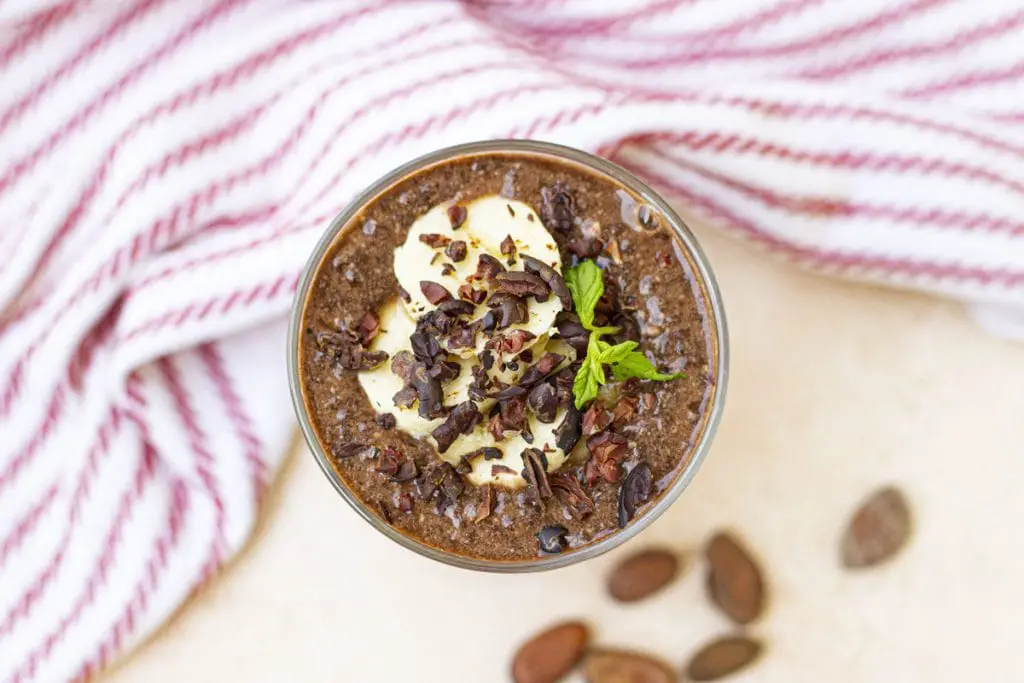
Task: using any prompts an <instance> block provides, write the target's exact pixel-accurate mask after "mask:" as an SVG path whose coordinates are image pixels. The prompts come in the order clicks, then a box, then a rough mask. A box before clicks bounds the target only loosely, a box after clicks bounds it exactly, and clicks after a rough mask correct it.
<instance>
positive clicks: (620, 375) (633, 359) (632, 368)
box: [611, 342, 686, 382]
mask: <svg viewBox="0 0 1024 683" xmlns="http://www.w3.org/2000/svg"><path fill="white" fill-rule="evenodd" d="M627 343H628V342H627ZM620 346H624V344H620ZM612 348H615V347H612ZM611 366H612V373H613V374H614V375H615V379H617V380H620V381H621V380H624V379H629V378H631V377H639V378H640V379H653V380H657V381H658V382H668V381H669V380H673V379H676V378H677V377H685V376H686V375H684V374H683V373H681V372H676V373H673V374H671V375H666V374H664V373H661V372H658V368H656V367H654V363H652V362H651V361H649V360H647V356H645V355H644V354H642V353H640V352H639V351H633V350H630V352H629V353H627V354H625V355H624V356H623V357H622V359H621V360H618V361H616V362H614V363H612V364H611Z"/></svg>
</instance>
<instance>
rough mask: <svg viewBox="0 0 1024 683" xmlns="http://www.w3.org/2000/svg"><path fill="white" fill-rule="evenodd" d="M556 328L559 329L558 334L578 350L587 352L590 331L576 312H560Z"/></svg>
mask: <svg viewBox="0 0 1024 683" xmlns="http://www.w3.org/2000/svg"><path fill="white" fill-rule="evenodd" d="M555 329H557V330H558V336H559V337H560V338H561V339H563V340H564V341H565V343H566V344H568V345H569V346H571V347H572V348H574V349H575V350H576V351H577V352H579V353H584V354H585V353H586V352H587V345H588V344H589V343H590V331H589V330H587V328H585V327H583V325H582V324H581V323H580V319H579V318H578V317H577V316H576V314H575V313H566V312H564V311H563V312H562V313H559V314H558V316H557V317H556V318H555Z"/></svg>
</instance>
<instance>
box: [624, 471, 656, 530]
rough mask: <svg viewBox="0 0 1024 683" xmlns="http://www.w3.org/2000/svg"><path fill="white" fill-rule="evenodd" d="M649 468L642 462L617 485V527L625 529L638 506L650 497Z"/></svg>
mask: <svg viewBox="0 0 1024 683" xmlns="http://www.w3.org/2000/svg"><path fill="white" fill-rule="evenodd" d="M651 486H652V485H651V468H650V466H649V465H648V464H647V463H645V462H642V463H640V464H639V465H637V466H636V467H634V468H633V469H632V470H630V472H629V474H627V475H626V478H625V479H623V480H622V485H621V486H620V487H619V499H618V504H619V528H621V529H625V528H626V525H627V524H629V521H630V520H631V519H633V516H634V515H636V510H637V508H638V507H640V506H641V505H643V504H644V503H646V502H647V501H648V500H649V499H650V497H651Z"/></svg>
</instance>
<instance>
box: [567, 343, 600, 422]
mask: <svg viewBox="0 0 1024 683" xmlns="http://www.w3.org/2000/svg"><path fill="white" fill-rule="evenodd" d="M597 337H598V335H596V334H591V335H590V341H589V342H588V343H587V355H586V357H585V358H584V359H583V365H581V366H580V369H579V370H578V371H577V372H576V378H575V379H573V382H572V393H573V396H574V400H575V403H576V410H582V408H583V406H585V405H586V404H588V403H590V402H591V401H593V400H594V399H595V398H597V391H598V388H599V387H600V386H601V385H602V384H604V383H605V381H606V378H605V376H604V366H603V365H602V364H601V351H600V350H599V349H598V344H600V343H602V342H600V340H598V338H597Z"/></svg>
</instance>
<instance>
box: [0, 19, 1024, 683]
mask: <svg viewBox="0 0 1024 683" xmlns="http://www.w3.org/2000/svg"><path fill="white" fill-rule="evenodd" d="M1022 30H1024V10H1022V9H1021V7H1020V4H1019V3H1016V2H1001V1H999V0H959V1H958V0H862V1H861V2H856V3H854V2H847V1H845V0H735V1H731V2H729V3H718V2H716V3H712V2H710V0H619V1H617V2H608V3H599V2H593V1H592V0H519V1H517V2H513V1H511V0H504V1H493V2H485V1H483V0H478V1H476V2H468V1H467V2H457V1H455V0H450V1H445V0H435V1H433V2H425V1H421V2H415V1H411V0H404V1H403V0H346V1H341V0H315V1H314V0H308V1H305V2H301V1H292V2H288V1H285V0H205V1H202V0H174V1H173V2H171V1H170V0H126V1H125V2H113V1H104V0H59V1H52V0H51V1H50V2H46V3H40V2H35V1H31V2H30V1H28V0H22V1H21V2H10V3H7V4H5V5H2V6H0V83H2V87H0V91H2V95H0V253H2V254H3V258H2V259H0V680H2V681H5V682H10V683H26V682H28V681H65V680H82V679H86V678H89V677H90V676H92V675H93V674H95V673H96V672H97V671H99V670H101V669H102V668H103V667H104V666H105V665H107V664H108V663H109V662H110V661H111V660H112V659H113V658H114V657H115V656H117V655H118V654H119V653H121V652H123V651H124V650H126V649H127V648H129V647H131V646H132V645H133V644H134V643H137V642H138V641H139V640H140V639H141V638H143V637H144V636H145V635H146V634H147V633H149V632H151V631H152V630H153V629H154V628H155V627H156V626H157V625H158V624H160V622H161V621H162V620H163V619H164V618H166V617H167V615H168V614H170V613H171V611H173V609H174V608H175V607H176V606H177V605H178V604H179V603H180V602H181V601H182V599H184V598H185V596H187V595H188V593H189V592H190V591H192V590H194V589H195V588H196V587H197V586H200V585H201V584H202V583H203V582H204V581H205V580H206V579H208V578H209V577H210V576H212V575H213V574H214V573H215V572H216V571H217V570H218V568H219V567H220V566H221V565H222V563H223V562H224V561H226V560H227V559H228V558H230V557H231V555H232V554H233V553H234V552H236V551H237V549H238V548H239V547H240V545H241V544H242V542H243V541H244V539H245V538H246V536H247V535H248V534H249V532H250V531H251V529H252V525H253V520H254V516H255V514H256V511H257V507H258V505H259V501H260V500H261V495H262V492H263V490H264V487H265V486H266V484H267V482H268V480H269V478H270V477H271V476H272V475H273V472H274V470H275V468H276V466H277V464H278V463H279V462H280V459H281V457H282V454H283V452H284V449H285V448H286V443H287V440H288V438H289V434H290V425H291V424H292V419H291V417H290V408H289V406H288V399H287V387H286V386H285V384H286V382H285V377H284V360H283V344H284V337H283V332H284V324H283V319H284V316H285V313H286V311H287V310H288V308H289V304H290V301H291V298H292V295H293V293H294V290H295V287H296V282H297V280H298V274H299V270H300V268H301V266H302V265H303V263H304V261H305V258H306V256H307V254H308V253H309V251H310V249H311V247H312V245H313V243H314V241H315V240H316V238H317V237H318V235H319V234H320V233H321V231H322V230H323V229H324V227H325V226H326V225H327V222H328V220H329V219H330V218H331V217H332V216H333V215H334V214H335V213H337V212H338V211H339V209H341V208H342V207H343V206H344V204H345V203H346V202H347V201H348V200H349V199H350V198H351V197H352V196H353V195H354V194H355V193H356V192H357V191H359V190H360V189H361V188H363V187H365V186H366V184H367V183H369V182H371V181H372V180H373V179H375V178H377V177H379V176H380V175H381V174H383V173H384V172H386V171H388V170H389V169H391V168H393V167H394V166H396V165H397V164H399V163H401V162H403V161H405V160H408V159H410V158H412V157H414V156H416V155H418V154H421V153H424V152H426V151H429V150H432V149H436V148H438V147H441V146H445V145H449V144H453V143H457V142H464V141H468V140H477V139H485V138H495V137H533V138H542V139H551V140H555V141H559V142H563V143H566V144H570V145H574V146H578V147H581V148H584V149H589V150H594V151H599V152H600V153H602V154H605V155H607V156H609V157H611V158H613V159H616V160H618V161H620V162H621V163H623V164H624V165H627V166H629V167H630V168H632V169H634V170H636V171H637V172H638V173H640V174H641V175H644V176H645V177H647V178H648V179H649V180H650V181H651V182H653V183H654V184H655V185H656V186H658V187H660V188H662V189H663V190H665V191H666V192H669V193H672V194H673V195H674V196H676V197H677V198H678V200H679V201H680V202H681V203H682V205H684V206H686V207H688V208H690V209H692V210H693V211H695V212H697V213H701V214H704V215H706V216H707V217H708V218H709V219H710V221H711V222H712V223H714V224H717V225H720V226H721V227H722V228H723V229H725V230H727V231H729V232H732V233H735V234H736V235H738V236H740V237H742V238H744V239H747V240H749V241H750V242H752V243H754V244H757V245H760V246H762V247H764V248H765V249H766V250H768V251H770V252H773V253H775V254H777V255H779V256H781V257H782V258H785V259H787V260H790V261H792V262H794V263H796V264H799V265H802V266H806V267H809V268H813V269H815V270H820V271H822V272H825V273H829V274H836V275H841V276H847V277H855V278H859V279H865V280H870V281H873V282H878V283H885V284H892V285H897V286H901V287H907V288H913V289H917V290H921V291H925V292H932V293H938V294H941V295H946V296H949V297H953V298H956V299H958V300H961V301H963V302H965V303H968V304H970V305H972V306H973V307H974V308H975V310H976V311H978V314H979V319H980V320H983V321H984V322H985V323H986V324H989V325H1004V326H1005V327H1004V329H1006V330H1009V331H1013V329H1014V328H1013V324H1014V322H1016V324H1017V325H1018V327H1017V328H1016V329H1017V331H1018V332H1019V331H1020V330H1021V328H1024V316H1022V315H1021V314H1020V311H1024V41H1022V40H1020V36H1021V32H1022Z"/></svg>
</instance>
